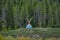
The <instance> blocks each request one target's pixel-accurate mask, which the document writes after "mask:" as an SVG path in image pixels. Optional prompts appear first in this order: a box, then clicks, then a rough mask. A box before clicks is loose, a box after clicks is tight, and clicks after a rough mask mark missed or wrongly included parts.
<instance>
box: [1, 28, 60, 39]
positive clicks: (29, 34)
mask: <svg viewBox="0 0 60 40" xmlns="http://www.w3.org/2000/svg"><path fill="white" fill-rule="evenodd" d="M0 35H2V36H3V37H4V38H5V39H6V40H60V29H59V28H33V29H32V30H27V29H25V28H20V29H16V30H10V31H5V32H4V31H2V32H0Z"/></svg>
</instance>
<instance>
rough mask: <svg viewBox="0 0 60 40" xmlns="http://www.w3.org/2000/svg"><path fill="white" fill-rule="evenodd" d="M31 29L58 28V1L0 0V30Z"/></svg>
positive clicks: (59, 16)
mask: <svg viewBox="0 0 60 40" xmlns="http://www.w3.org/2000/svg"><path fill="white" fill-rule="evenodd" d="M31 17H34V18H33V19H32V21H31V24H32V26H33V27H39V28H40V27H43V28H47V27H49V28H50V27H51V28H60V0H0V30H1V29H4V30H5V29H7V30H8V29H16V28H25V27H26V25H27V21H26V18H27V19H30V18H31Z"/></svg>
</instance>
